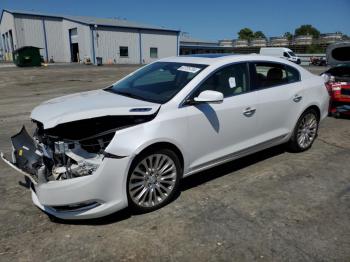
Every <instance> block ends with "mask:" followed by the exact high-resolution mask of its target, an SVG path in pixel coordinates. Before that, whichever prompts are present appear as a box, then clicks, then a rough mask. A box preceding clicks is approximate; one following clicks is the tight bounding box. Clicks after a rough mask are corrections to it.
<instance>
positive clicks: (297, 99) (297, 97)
mask: <svg viewBox="0 0 350 262" xmlns="http://www.w3.org/2000/svg"><path fill="white" fill-rule="evenodd" d="M302 99H303V97H302V96H300V95H295V96H294V98H293V101H294V102H295V103H298V102H300V101H301V100H302Z"/></svg>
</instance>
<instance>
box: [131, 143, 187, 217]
mask: <svg viewBox="0 0 350 262" xmlns="http://www.w3.org/2000/svg"><path fill="white" fill-rule="evenodd" d="M181 176H182V168H181V164H180V161H179V158H178V156H177V155H176V154H175V153H174V152H173V151H171V150H169V149H159V150H155V151H153V152H145V153H142V154H141V155H139V156H137V157H136V158H135V160H134V161H133V163H132V165H131V167H130V171H129V175H128V180H127V194H128V202H129V207H130V208H132V209H133V210H135V211H138V212H141V213H145V212H150V211H153V210H156V209H158V208H160V207H162V206H164V205H166V204H168V203H169V202H170V201H171V199H172V198H173V197H174V195H175V193H176V192H177V191H178V185H179V180H180V177H181Z"/></svg>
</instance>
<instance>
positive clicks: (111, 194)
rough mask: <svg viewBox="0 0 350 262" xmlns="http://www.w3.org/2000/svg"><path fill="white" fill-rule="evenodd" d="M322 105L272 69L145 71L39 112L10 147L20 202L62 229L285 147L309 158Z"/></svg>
mask: <svg viewBox="0 0 350 262" xmlns="http://www.w3.org/2000/svg"><path fill="white" fill-rule="evenodd" d="M328 103H329V95H328V92H327V90H326V87H325V85H324V82H323V79H322V78H321V77H319V76H316V75H313V74H311V73H309V72H308V71H306V70H304V69H303V68H301V67H299V66H298V65H295V64H293V63H290V62H288V61H285V60H283V59H279V58H273V57H264V56H260V55H197V56H184V57H173V58H167V59H163V60H160V61H157V62H155V63H152V64H150V65H147V66H145V67H143V68H141V69H139V70H137V71H136V72H134V73H132V74H130V75H128V76H126V77H125V78H123V79H122V80H120V81H118V82H116V83H115V84H113V85H112V86H110V87H107V88H105V89H101V90H96V91H90V92H84V93H78V94H73V95H68V96H64V97H60V98H56V99H53V100H50V101H47V102H45V103H43V104H41V105H39V106H38V107H36V108H35V109H34V110H33V112H32V115H31V118H32V120H33V121H34V122H35V123H36V124H37V127H38V128H37V131H36V132H35V134H34V135H33V137H32V136H30V135H29V134H28V133H27V132H26V130H25V129H24V128H23V129H22V131H21V132H20V133H18V134H17V135H15V136H13V137H12V138H11V139H12V144H13V148H14V151H13V156H12V161H9V160H6V158H5V157H4V156H3V154H2V157H3V159H4V160H5V161H6V162H7V163H8V164H9V165H11V166H12V167H14V168H15V169H17V170H18V171H19V172H20V173H22V174H24V175H25V176H26V177H27V178H29V179H30V181H31V190H32V199H33V201H34V203H35V204H36V205H37V206H38V207H39V208H41V209H42V210H44V211H45V212H47V213H49V214H51V215H54V216H56V217H59V218H63V219H82V218H94V217H100V216H104V215H107V214H110V213H113V212H115V211H117V210H120V209H122V208H125V207H127V206H130V207H132V208H134V209H137V210H138V211H146V212H147V211H151V210H154V209H157V208H159V207H161V206H163V205H165V204H166V203H168V202H169V200H170V199H171V198H172V196H173V195H174V193H175V192H176V190H178V185H179V182H180V180H181V178H183V177H186V176H189V175H192V174H194V173H197V172H199V171H202V170H205V169H208V168H211V167H214V166H216V165H219V164H222V163H224V162H227V161H231V160H233V159H237V158H240V157H242V156H245V155H248V154H252V153H254V152H256V151H259V150H262V149H265V148H268V147H272V146H275V145H278V144H282V143H286V144H287V145H288V146H289V148H290V149H291V150H293V151H304V150H307V149H308V148H310V147H311V145H312V143H313V142H314V140H315V138H316V136H317V130H318V125H319V122H320V120H322V119H324V118H325V117H326V116H327V113H328V111H327V109H328Z"/></svg>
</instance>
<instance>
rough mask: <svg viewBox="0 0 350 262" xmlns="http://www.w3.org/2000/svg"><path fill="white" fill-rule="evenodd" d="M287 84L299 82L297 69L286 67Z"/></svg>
mask: <svg viewBox="0 0 350 262" xmlns="http://www.w3.org/2000/svg"><path fill="white" fill-rule="evenodd" d="M286 71H287V78H288V83H294V82H298V81H300V74H299V71H298V70H297V69H295V68H294V67H291V66H287V65H286Z"/></svg>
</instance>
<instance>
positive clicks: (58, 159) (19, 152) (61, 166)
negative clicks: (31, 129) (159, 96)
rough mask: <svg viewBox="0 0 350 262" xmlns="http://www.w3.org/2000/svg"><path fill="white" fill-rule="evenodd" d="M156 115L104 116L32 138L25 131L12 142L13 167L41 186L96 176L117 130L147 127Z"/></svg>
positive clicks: (40, 127)
mask: <svg viewBox="0 0 350 262" xmlns="http://www.w3.org/2000/svg"><path fill="white" fill-rule="evenodd" d="M154 117H155V114H153V115H146V116H142V115H139V116H105V117H99V118H92V119H84V120H80V121H74V122H69V123H65V124H60V125H58V126H56V127H54V128H50V129H44V126H43V124H42V123H40V122H38V121H35V120H33V121H34V122H35V123H36V124H37V129H36V131H35V133H34V135H33V137H31V136H30V135H29V134H28V133H27V131H26V130H25V128H24V127H23V128H22V130H21V131H20V132H19V133H18V134H17V135H15V136H13V137H12V138H11V140H12V144H13V147H14V152H13V163H12V164H13V165H15V166H16V167H18V168H19V169H21V170H22V171H24V172H25V173H26V174H29V175H30V177H31V178H32V179H33V180H34V181H35V182H38V183H43V182H46V181H49V180H62V179H70V178H74V177H80V176H86V175H91V174H93V173H94V172H95V171H96V170H97V168H98V167H99V165H100V164H101V162H102V160H103V158H104V157H105V155H106V154H105V151H104V150H105V148H106V147H107V146H108V144H109V143H110V141H111V140H112V139H113V137H114V135H115V132H116V131H117V130H120V129H123V128H126V127H130V126H134V125H137V124H141V123H145V122H147V121H150V120H152V119H153V118H154Z"/></svg>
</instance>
